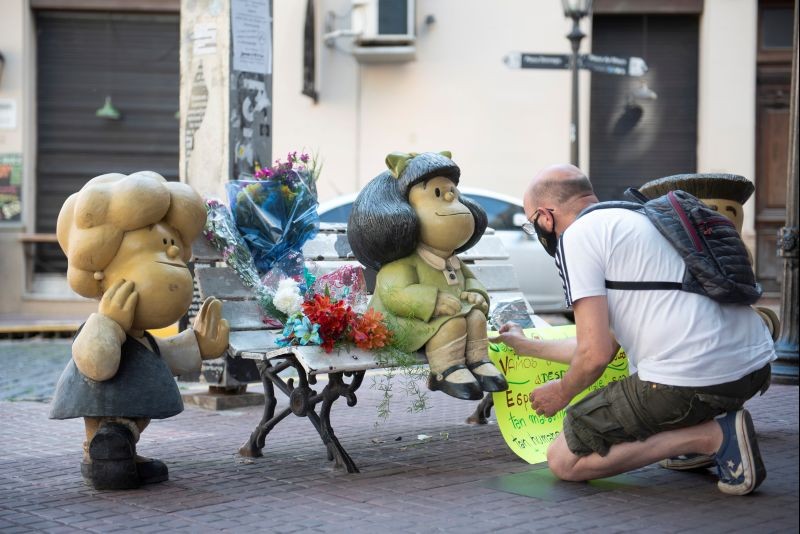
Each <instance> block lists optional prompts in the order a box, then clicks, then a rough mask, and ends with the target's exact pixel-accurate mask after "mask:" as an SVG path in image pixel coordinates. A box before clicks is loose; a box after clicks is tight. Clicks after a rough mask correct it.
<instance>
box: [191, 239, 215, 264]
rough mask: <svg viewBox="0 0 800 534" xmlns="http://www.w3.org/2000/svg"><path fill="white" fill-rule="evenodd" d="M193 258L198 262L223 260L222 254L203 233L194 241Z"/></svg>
mask: <svg viewBox="0 0 800 534" xmlns="http://www.w3.org/2000/svg"><path fill="white" fill-rule="evenodd" d="M192 259H193V260H194V261H195V262H197V263H212V262H216V261H222V254H220V253H219V251H218V250H217V249H215V248H214V247H213V246H212V245H211V243H209V242H208V240H207V239H206V238H205V237H203V236H202V235H201V236H200V237H198V238H197V239H195V241H194V243H192Z"/></svg>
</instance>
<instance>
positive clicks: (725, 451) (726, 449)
mask: <svg viewBox="0 0 800 534" xmlns="http://www.w3.org/2000/svg"><path fill="white" fill-rule="evenodd" d="M717 422H718V423H719V426H720V427H721V428H722V446H721V447H720V448H719V451H718V452H717V455H716V460H717V473H718V474H719V482H718V483H717V487H718V488H719V490H720V491H721V492H723V493H728V494H730V495H747V494H748V493H750V492H752V491H753V490H755V489H756V488H757V487H758V486H759V485H760V484H761V483H762V482H764V479H765V478H767V470H766V469H765V468H764V462H763V461H762V460H761V453H759V452H758V442H757V441H756V430H755V428H754V427H753V418H752V417H750V412H748V411H747V410H745V409H741V410H737V411H735V412H728V413H727V414H725V415H724V416H722V417H719V418H717Z"/></svg>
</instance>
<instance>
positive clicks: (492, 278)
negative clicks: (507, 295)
mask: <svg viewBox="0 0 800 534" xmlns="http://www.w3.org/2000/svg"><path fill="white" fill-rule="evenodd" d="M469 269H470V271H472V274H474V275H475V277H476V278H477V279H478V280H480V282H481V284H483V286H484V287H485V288H486V290H487V291H489V292H492V291H505V290H508V291H510V290H513V289H518V288H519V284H518V283H517V275H516V274H515V273H514V267H512V266H511V265H508V264H502V263H481V264H475V265H469Z"/></svg>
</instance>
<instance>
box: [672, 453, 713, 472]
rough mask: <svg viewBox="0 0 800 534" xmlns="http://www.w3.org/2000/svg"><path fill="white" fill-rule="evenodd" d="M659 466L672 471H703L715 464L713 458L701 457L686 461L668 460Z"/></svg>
mask: <svg viewBox="0 0 800 534" xmlns="http://www.w3.org/2000/svg"><path fill="white" fill-rule="evenodd" d="M658 465H660V466H661V467H663V468H664V469H669V470H670V471H699V470H701V469H708V468H709V467H713V466H714V465H715V462H714V459H713V458H712V457H711V456H706V455H700V456H697V457H695V458H691V459H686V460H676V459H674V458H667V459H666V460H661V461H660V462H658Z"/></svg>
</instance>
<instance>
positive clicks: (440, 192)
mask: <svg viewBox="0 0 800 534" xmlns="http://www.w3.org/2000/svg"><path fill="white" fill-rule="evenodd" d="M434 193H436V197H437V198H438V197H440V196H442V190H441V189H439V188H438V187H437V188H436V189H435V190H434Z"/></svg>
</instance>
